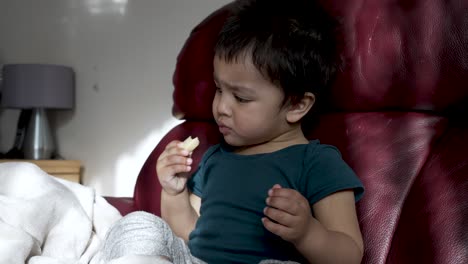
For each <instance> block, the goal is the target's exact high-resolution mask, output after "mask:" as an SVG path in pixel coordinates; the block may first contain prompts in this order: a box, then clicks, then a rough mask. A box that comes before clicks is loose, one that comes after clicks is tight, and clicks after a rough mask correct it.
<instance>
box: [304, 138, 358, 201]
mask: <svg viewBox="0 0 468 264" xmlns="http://www.w3.org/2000/svg"><path fill="white" fill-rule="evenodd" d="M306 152H307V153H306V158H305V164H304V168H305V170H304V175H302V177H301V181H302V182H301V186H303V187H305V188H306V189H305V193H306V198H307V199H308V200H309V202H310V203H311V204H315V203H316V202H318V201H320V200H321V199H323V198H325V197H326V196H328V195H330V194H333V193H335V192H338V191H344V190H350V189H351V190H353V191H354V199H355V201H356V202H357V201H359V199H361V197H362V196H363V194H364V187H363V185H362V183H361V181H360V180H359V178H358V177H357V175H356V174H355V173H354V171H353V170H352V169H351V168H350V167H349V166H348V164H347V163H346V162H345V161H344V160H343V159H342V157H341V154H340V152H339V150H338V149H337V148H336V147H334V146H330V145H324V144H316V145H315V146H314V145H313V144H310V145H309V146H308V148H307V150H306Z"/></svg>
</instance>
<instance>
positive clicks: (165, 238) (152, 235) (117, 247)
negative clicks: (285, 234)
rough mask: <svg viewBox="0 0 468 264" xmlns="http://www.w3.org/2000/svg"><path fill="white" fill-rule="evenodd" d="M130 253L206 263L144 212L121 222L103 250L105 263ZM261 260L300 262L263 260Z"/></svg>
mask: <svg viewBox="0 0 468 264" xmlns="http://www.w3.org/2000/svg"><path fill="white" fill-rule="evenodd" d="M129 255H141V256H158V257H161V258H163V259H164V260H166V261H170V262H172V263H174V264H206V262H204V261H202V260H200V259H198V258H196V257H194V256H192V255H191V254H190V250H189V248H188V246H187V244H185V242H184V240H183V239H181V238H180V237H177V236H175V234H174V233H173V232H172V230H171V228H170V227H169V225H168V224H167V223H166V222H165V221H164V220H162V219H161V218H159V217H157V216H155V215H153V214H150V213H147V212H143V211H138V212H133V213H130V214H128V215H126V216H125V217H123V218H121V219H120V220H119V221H117V222H116V223H115V224H114V225H113V226H112V228H111V229H110V230H109V231H108V233H107V235H106V239H105V241H104V244H103V245H102V248H101V251H100V257H101V259H102V261H103V262H104V263H108V262H111V261H113V260H115V259H119V258H122V257H125V256H129ZM260 263H261V264H292V263H297V262H291V261H277V260H263V261H261V262H260Z"/></svg>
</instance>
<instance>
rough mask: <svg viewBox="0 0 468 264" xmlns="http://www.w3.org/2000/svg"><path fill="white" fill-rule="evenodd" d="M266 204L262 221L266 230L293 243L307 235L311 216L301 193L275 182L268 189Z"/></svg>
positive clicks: (307, 204) (307, 202)
mask: <svg viewBox="0 0 468 264" xmlns="http://www.w3.org/2000/svg"><path fill="white" fill-rule="evenodd" d="M266 204H267V207H265V209H264V210H263V213H264V214H265V216H266V217H263V218H262V222H263V225H264V226H265V228H266V229H267V230H268V231H270V232H272V233H273V234H276V235H278V236H280V237H281V238H282V239H284V240H286V241H289V242H291V243H293V244H297V243H300V241H301V240H302V239H303V238H305V237H306V236H307V233H308V232H309V228H310V227H311V223H312V221H313V220H312V219H313V217H312V213H311V210H310V205H309V201H307V199H306V198H305V197H304V196H303V195H302V194H300V193H299V192H298V191H296V190H293V189H287V188H282V187H281V186H280V185H279V184H275V185H274V186H273V188H271V189H270V190H269V191H268V197H267V200H266ZM275 222H276V223H275Z"/></svg>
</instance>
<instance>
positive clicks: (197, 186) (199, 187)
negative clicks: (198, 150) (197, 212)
mask: <svg viewBox="0 0 468 264" xmlns="http://www.w3.org/2000/svg"><path fill="white" fill-rule="evenodd" d="M217 149H218V145H215V146H212V147H210V148H209V149H208V150H207V151H206V152H205V154H203V157H202V160H201V161H200V163H199V164H198V168H197V170H196V171H195V172H194V174H193V175H192V176H191V177H190V179H188V181H187V188H188V189H189V191H190V192H191V193H193V194H195V195H196V196H198V197H200V198H202V195H203V182H204V177H205V165H206V161H207V160H208V158H209V157H210V156H211V155H212V154H213V153H214V152H215V151H216V150H217Z"/></svg>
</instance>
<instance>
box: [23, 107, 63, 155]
mask: <svg viewBox="0 0 468 264" xmlns="http://www.w3.org/2000/svg"><path fill="white" fill-rule="evenodd" d="M23 151H24V157H25V158H26V159H33V160H41V159H50V158H51V157H52V154H53V153H54V152H55V142H54V139H53V137H52V133H51V130H50V126H49V120H48V118H47V112H46V110H45V109H44V108H35V109H33V110H32V115H31V119H30V120H29V125H28V128H27V130H26V137H25V139H24V146H23Z"/></svg>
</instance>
